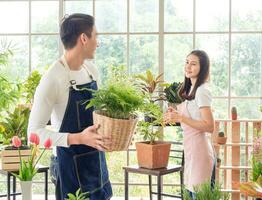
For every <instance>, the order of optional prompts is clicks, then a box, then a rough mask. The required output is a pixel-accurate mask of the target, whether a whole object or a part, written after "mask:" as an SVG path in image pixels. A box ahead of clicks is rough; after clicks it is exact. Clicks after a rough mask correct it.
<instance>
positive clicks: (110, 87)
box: [86, 69, 144, 151]
mask: <svg viewBox="0 0 262 200" xmlns="http://www.w3.org/2000/svg"><path fill="white" fill-rule="evenodd" d="M143 102H144V96H143V95H142V93H141V92H140V91H139V90H138V89H137V88H136V86H135V85H134V81H132V79H131V77H129V76H127V75H126V73H125V71H124V69H121V70H119V69H113V72H112V75H111V76H110V77H109V79H108V81H107V83H106V84H105V86H103V87H101V88H100V89H99V90H97V91H93V98H92V99H91V100H90V101H89V103H88V104H87V106H86V108H87V109H88V108H91V107H93V106H94V108H95V111H94V112H93V119H94V124H99V125H100V128H99V129H98V134H101V135H104V136H106V137H109V138H111V144H110V146H109V151H121V150H127V149H128V147H129V145H130V143H131V141H132V136H133V134H134V130H135V127H136V124H137V121H138V118H137V115H136V111H137V110H138V109H139V108H140V107H141V106H142V105H143Z"/></svg>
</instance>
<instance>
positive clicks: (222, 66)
mask: <svg viewBox="0 0 262 200" xmlns="http://www.w3.org/2000/svg"><path fill="white" fill-rule="evenodd" d="M196 48H197V49H202V50H204V51H206V52H207V54H208V55H209V58H210V67H211V77H210V79H211V84H210V86H211V90H212V95H213V96H227V95H228V66H229V58H228V35H224V34H219V35H217V34H212V35H207V34H202V35H200V34H199V35H197V36H196Z"/></svg>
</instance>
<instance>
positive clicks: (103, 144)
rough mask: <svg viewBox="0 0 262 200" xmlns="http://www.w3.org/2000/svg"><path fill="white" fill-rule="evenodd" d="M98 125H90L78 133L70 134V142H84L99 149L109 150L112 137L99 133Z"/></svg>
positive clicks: (70, 143)
mask: <svg viewBox="0 0 262 200" xmlns="http://www.w3.org/2000/svg"><path fill="white" fill-rule="evenodd" d="M98 128H99V126H98V125H93V126H89V127H88V128H86V129H84V130H83V131H82V132H81V133H78V134H69V135H68V141H69V142H68V143H69V145H72V144H84V145H88V146H90V147H93V148H95V149H97V150H99V151H106V150H108V146H109V145H110V144H111V141H110V138H107V137H105V136H101V135H99V134H98V133H97V129H98ZM70 141H71V142H70Z"/></svg>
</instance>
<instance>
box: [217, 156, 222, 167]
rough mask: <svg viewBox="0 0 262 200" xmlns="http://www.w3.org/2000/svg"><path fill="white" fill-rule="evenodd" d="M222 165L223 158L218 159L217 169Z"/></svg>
mask: <svg viewBox="0 0 262 200" xmlns="http://www.w3.org/2000/svg"><path fill="white" fill-rule="evenodd" d="M220 165H221V158H219V157H217V166H216V167H217V168H219V167H220Z"/></svg>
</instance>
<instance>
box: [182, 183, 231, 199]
mask: <svg viewBox="0 0 262 200" xmlns="http://www.w3.org/2000/svg"><path fill="white" fill-rule="evenodd" d="M194 191H195V195H196V200H221V199H223V200H229V194H228V193H223V192H222V191H221V186H220V185H218V184H215V185H214V188H212V187H211V183H210V182H206V183H203V184H201V185H199V186H196V187H194ZM183 196H184V199H185V200H192V198H191V197H190V195H189V192H188V190H186V189H184V195H183Z"/></svg>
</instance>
